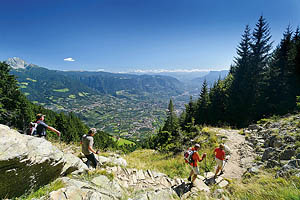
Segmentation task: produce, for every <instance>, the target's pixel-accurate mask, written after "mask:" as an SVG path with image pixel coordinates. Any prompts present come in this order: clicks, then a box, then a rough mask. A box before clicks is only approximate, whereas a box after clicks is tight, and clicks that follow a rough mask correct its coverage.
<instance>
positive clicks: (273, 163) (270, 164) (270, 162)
mask: <svg viewBox="0 0 300 200" xmlns="http://www.w3.org/2000/svg"><path fill="white" fill-rule="evenodd" d="M276 166H280V164H279V162H278V161H276V160H268V162H267V165H266V168H274V167H276Z"/></svg>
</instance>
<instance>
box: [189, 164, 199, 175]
mask: <svg viewBox="0 0 300 200" xmlns="http://www.w3.org/2000/svg"><path fill="white" fill-rule="evenodd" d="M190 167H191V168H192V170H193V172H194V174H196V175H200V172H199V168H198V167H193V166H192V165H190Z"/></svg>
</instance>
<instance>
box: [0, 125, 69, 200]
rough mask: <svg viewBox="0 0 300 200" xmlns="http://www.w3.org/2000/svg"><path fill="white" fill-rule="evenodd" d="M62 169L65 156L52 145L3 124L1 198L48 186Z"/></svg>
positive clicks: (0, 166) (0, 168) (1, 129)
mask: <svg viewBox="0 0 300 200" xmlns="http://www.w3.org/2000/svg"><path fill="white" fill-rule="evenodd" d="M63 167H64V155H63V153H62V152H61V151H59V150H58V149H57V148H56V147H54V146H53V145H51V143H50V142H48V141H47V140H45V139H42V138H36V137H32V136H27V135H22V134H20V133H18V132H17V131H15V130H12V129H10V128H9V127H7V126H4V125H0V180H1V181H0V199H2V198H11V197H15V196H20V195H22V194H24V192H26V191H28V190H30V189H35V188H37V187H39V186H41V185H45V184H48V183H49V182H50V181H52V180H54V179H56V178H57V177H58V176H59V175H60V174H61V172H62V169H63Z"/></svg>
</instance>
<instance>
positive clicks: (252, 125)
mask: <svg viewBox="0 0 300 200" xmlns="http://www.w3.org/2000/svg"><path fill="white" fill-rule="evenodd" d="M248 129H249V130H252V131H253V130H261V129H262V127H261V126H259V125H257V124H251V125H249V126H248Z"/></svg>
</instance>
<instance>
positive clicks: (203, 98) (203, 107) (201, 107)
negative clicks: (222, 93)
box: [195, 80, 209, 124]
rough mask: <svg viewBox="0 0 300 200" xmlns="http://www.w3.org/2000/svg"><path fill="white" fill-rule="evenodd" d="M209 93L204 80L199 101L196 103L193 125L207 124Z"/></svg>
mask: <svg viewBox="0 0 300 200" xmlns="http://www.w3.org/2000/svg"><path fill="white" fill-rule="evenodd" d="M208 106H209V92H208V86H207V82H206V80H204V82H203V84H202V88H201V92H200V96H199V99H198V100H197V102H196V112H195V123H196V124H204V123H207V122H208Z"/></svg>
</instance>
